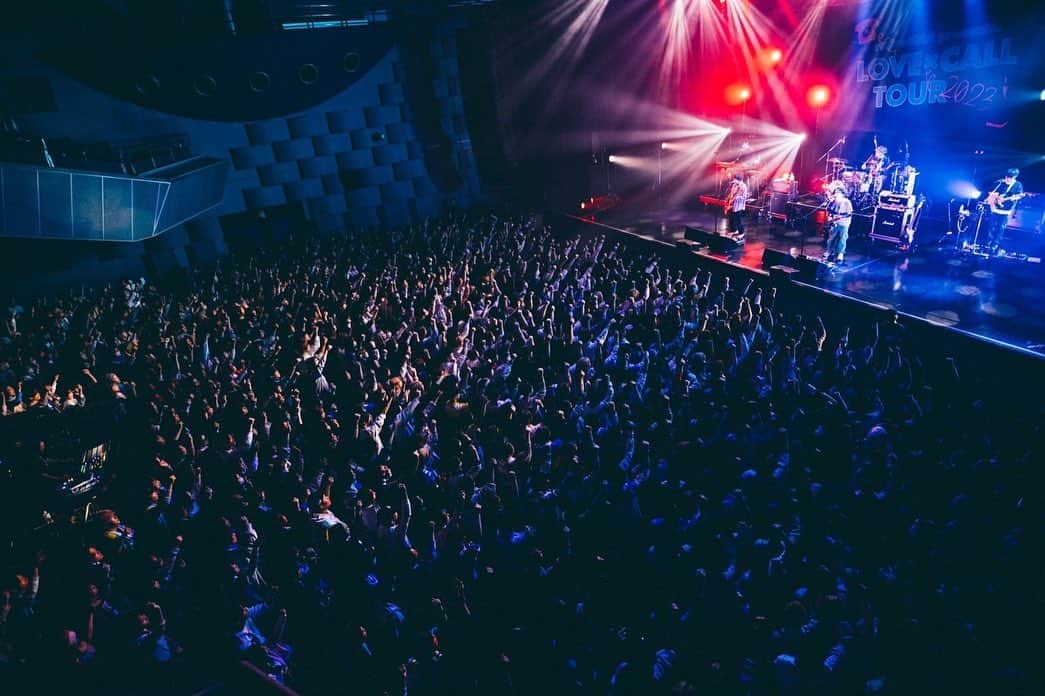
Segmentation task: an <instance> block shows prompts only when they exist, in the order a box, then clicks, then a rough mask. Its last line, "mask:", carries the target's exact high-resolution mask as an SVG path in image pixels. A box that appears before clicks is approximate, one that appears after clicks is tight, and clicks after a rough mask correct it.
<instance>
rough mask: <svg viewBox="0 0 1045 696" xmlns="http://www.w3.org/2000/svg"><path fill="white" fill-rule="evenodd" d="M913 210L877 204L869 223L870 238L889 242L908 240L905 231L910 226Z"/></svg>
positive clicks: (895, 242)
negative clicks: (871, 220) (872, 218)
mask: <svg viewBox="0 0 1045 696" xmlns="http://www.w3.org/2000/svg"><path fill="white" fill-rule="evenodd" d="M913 218H914V211H913V210H909V209H894V208H885V207H882V206H879V207H878V208H876V209H875V212H874V220H873V222H872V223H871V239H874V240H877V241H880V242H889V243H891V244H902V243H906V242H907V241H908V238H907V231H908V229H909V228H910V227H911V221H912V219H913Z"/></svg>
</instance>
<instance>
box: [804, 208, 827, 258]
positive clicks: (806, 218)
mask: <svg viewBox="0 0 1045 696" xmlns="http://www.w3.org/2000/svg"><path fill="white" fill-rule="evenodd" d="M829 202H830V201H829V200H827V201H824V202H823V203H821V204H820V205H818V206H817V207H815V208H813V209H812V210H810V211H809V212H808V213H806V214H805V215H802V216H800V217H799V218H798V222H799V229H800V230H801V231H802V234H801V236H800V237H799V240H800V241H799V249H798V255H799V256H805V255H806V226H805V222H806V220H808V219H809V218H810V217H811V216H812V215H813V213H815V212H816V211H818V210H827V206H828V203H829Z"/></svg>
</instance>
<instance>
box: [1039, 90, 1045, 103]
mask: <svg viewBox="0 0 1045 696" xmlns="http://www.w3.org/2000/svg"><path fill="white" fill-rule="evenodd" d="M1038 99H1039V100H1041V101H1045V89H1043V90H1041V94H1039V95H1038Z"/></svg>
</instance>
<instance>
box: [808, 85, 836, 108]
mask: <svg viewBox="0 0 1045 696" xmlns="http://www.w3.org/2000/svg"><path fill="white" fill-rule="evenodd" d="M830 100H831V90H830V88H828V87H827V85H814V86H812V87H810V88H809V91H808V92H806V102H808V103H809V106H812V107H815V108H820V107H821V106H825V105H826V104H827V102H829V101H830Z"/></svg>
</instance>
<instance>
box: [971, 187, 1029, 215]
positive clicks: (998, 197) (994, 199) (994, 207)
mask: <svg viewBox="0 0 1045 696" xmlns="http://www.w3.org/2000/svg"><path fill="white" fill-rule="evenodd" d="M1037 195H1038V194H1036V193H1027V192H1026V191H1024V192H1023V193H1014V194H1012V195H1011V196H1003V195H1002V194H1001V193H1000V192H998V191H991V192H990V193H988V194H987V200H985V201H984V202H985V203H986V204H987V205H988V207H990V209H991V212H992V213H1000V214H1004V215H1010V214H1012V211H1014V210H1015V209H1016V206H1013V207H1011V208H1008V209H1006V208H1000V207H998V206H1001V205H1004V204H1005V203H1008V202H1009V201H1018V200H1020V199H1021V198H1024V197H1031V196H1037Z"/></svg>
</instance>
